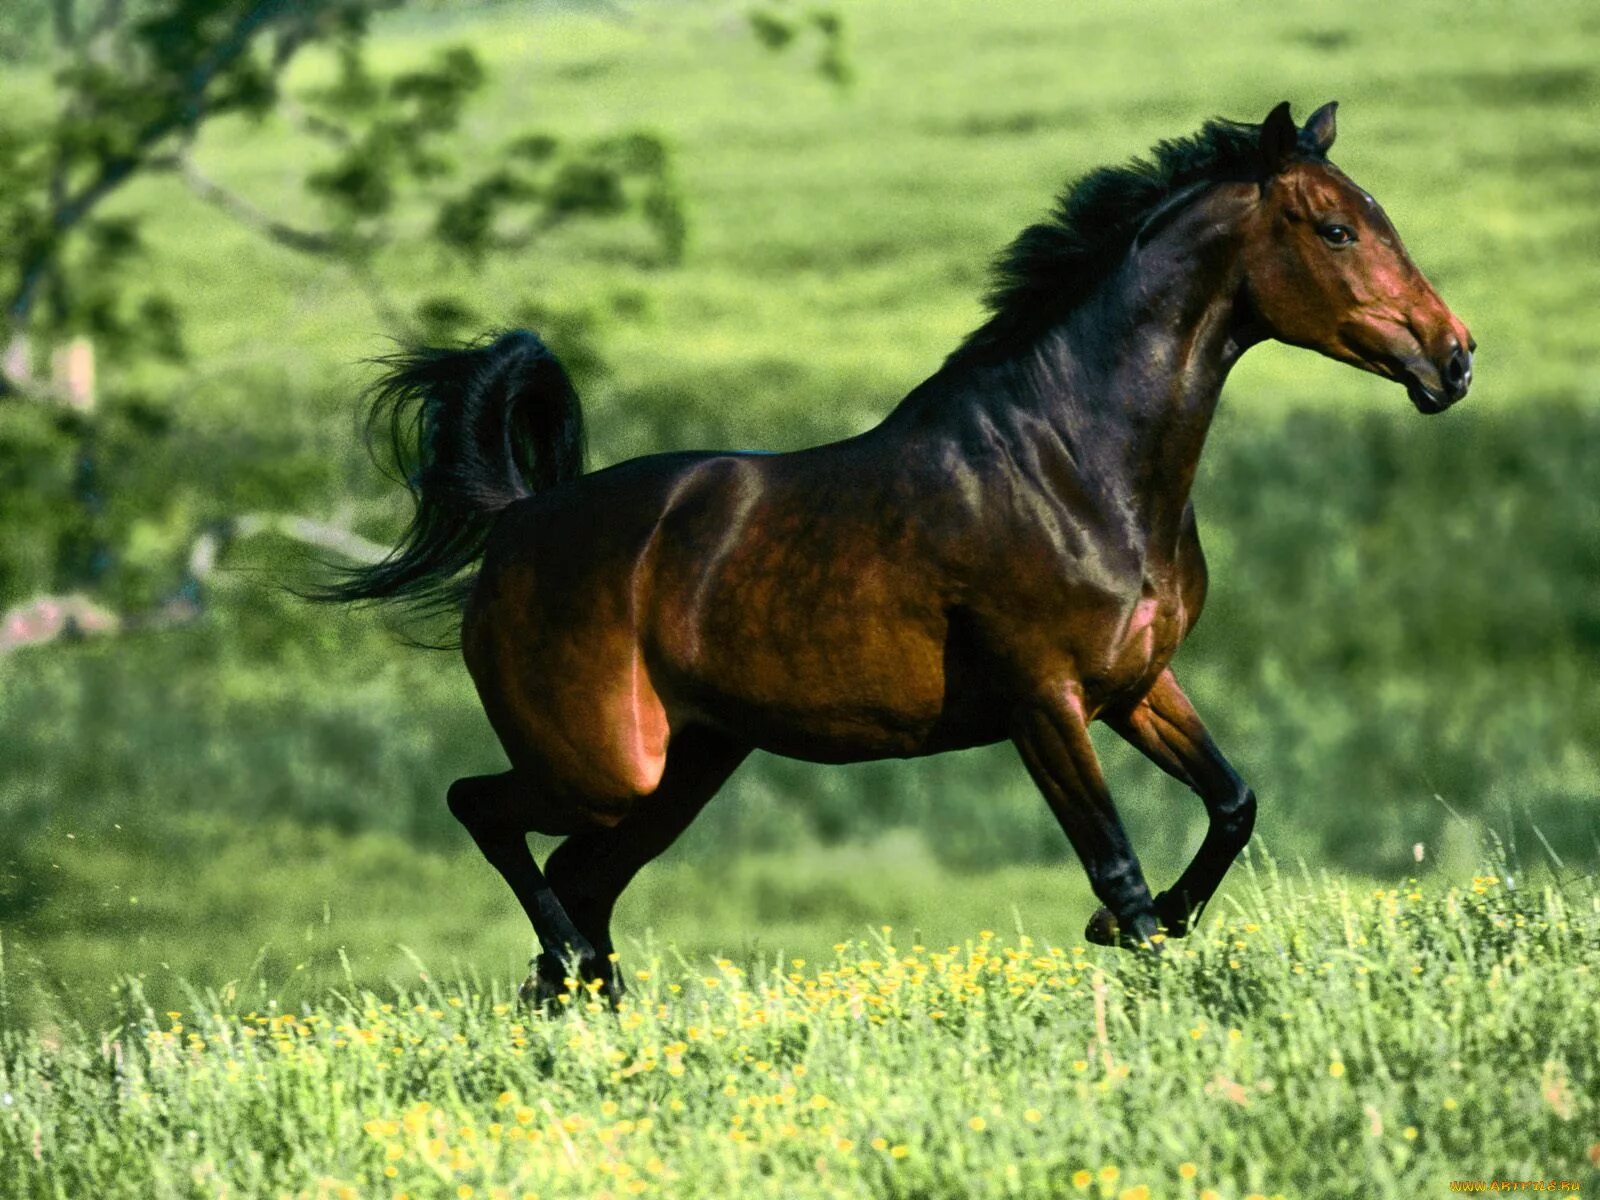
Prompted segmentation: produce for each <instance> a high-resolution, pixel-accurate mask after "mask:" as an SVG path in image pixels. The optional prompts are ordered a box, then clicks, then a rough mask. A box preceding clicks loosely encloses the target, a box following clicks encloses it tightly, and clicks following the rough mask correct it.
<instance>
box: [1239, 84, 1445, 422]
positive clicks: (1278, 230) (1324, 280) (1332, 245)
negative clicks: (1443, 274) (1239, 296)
mask: <svg viewBox="0 0 1600 1200" xmlns="http://www.w3.org/2000/svg"><path fill="white" fill-rule="evenodd" d="M1336 107H1337V106H1336V105H1335V104H1325V105H1323V106H1322V107H1321V108H1319V109H1318V110H1317V111H1316V112H1315V113H1313V114H1312V116H1311V119H1310V120H1309V121H1307V122H1306V125H1305V128H1304V129H1299V128H1296V126H1295V123H1294V119H1293V118H1292V117H1291V116H1290V115H1289V105H1288V102H1287V101H1285V102H1284V103H1282V104H1280V105H1278V107H1276V108H1275V109H1273V110H1272V112H1271V114H1270V115H1268V117H1267V119H1266V120H1265V121H1264V122H1263V123H1262V125H1261V153H1262V157H1263V158H1264V160H1265V162H1266V167H1267V175H1266V181H1265V183H1264V184H1263V185H1262V187H1261V192H1260V202H1259V205H1258V207H1257V210H1256V212H1255V216H1254V219H1253V220H1251V221H1250V222H1249V223H1248V225H1247V232H1246V243H1245V249H1244V265H1245V287H1246V289H1247V293H1248V297H1249V302H1250V305H1251V307H1252V309H1253V310H1254V316H1255V317H1256V319H1257V320H1259V321H1260V322H1261V323H1262V324H1263V325H1265V327H1266V332H1267V333H1268V334H1269V335H1270V336H1272V337H1275V338H1277V339H1278V340H1279V341H1283V342H1288V343H1289V344H1291V345H1295V346H1305V347H1308V348H1309V349H1312V350H1317V351H1320V352H1321V353H1323V354H1326V355H1328V356H1329V357H1330V358H1336V359H1338V360H1339V361H1340V362H1347V363H1350V364H1351V365H1352V366H1357V367H1360V368H1361V369H1362V370H1364V371H1371V372H1373V373H1374V374H1378V375H1382V376H1384V377H1385V378H1388V379H1394V380H1397V381H1398V382H1400V383H1403V384H1405V385H1406V390H1407V392H1408V393H1409V394H1410V396H1411V400H1412V403H1414V404H1415V405H1416V406H1417V408H1418V409H1420V410H1421V411H1423V412H1425V413H1436V412H1443V411H1444V410H1445V409H1446V408H1449V407H1450V405H1452V404H1454V403H1455V402H1456V401H1457V400H1459V399H1461V397H1463V396H1465V395H1466V394H1467V388H1468V387H1469V386H1470V385H1471V383H1472V352H1473V350H1475V349H1476V348H1477V343H1476V342H1474V341H1473V340H1472V335H1471V334H1470V333H1468V332H1467V327H1466V326H1465V325H1463V324H1462V323H1461V320H1460V319H1459V318H1458V317H1457V316H1456V315H1455V314H1454V313H1452V312H1451V311H1450V310H1449V309H1448V308H1447V307H1445V303H1444V301H1443V300H1441V299H1439V293H1437V292H1436V291H1434V290H1433V285H1432V284H1430V283H1429V282H1428V281H1427V279H1425V278H1424V277H1423V275H1422V272H1421V271H1419V270H1417V267H1416V264H1415V263H1413V262H1412V261H1411V257H1410V256H1409V255H1408V254H1407V253H1406V249H1405V247H1404V246H1403V245H1401V243H1400V235H1399V234H1398V233H1396V232H1395V228H1394V226H1393V225H1391V224H1390V223H1389V218H1388V216H1387V215H1385V213H1384V211H1383V209H1382V208H1380V207H1378V203H1377V201H1375V200H1374V199H1373V198H1372V197H1371V196H1369V195H1367V193H1366V192H1364V191H1362V190H1361V189H1360V188H1359V187H1357V186H1356V185H1355V184H1354V183H1353V182H1352V181H1351V180H1350V179H1349V178H1348V177H1347V176H1346V175H1345V174H1344V173H1343V172H1342V171H1340V170H1339V169H1338V168H1337V167H1335V166H1334V165H1333V164H1332V163H1330V162H1328V161H1327V158H1326V155H1327V152H1328V148H1329V147H1330V146H1332V145H1333V137H1334V109H1335V108H1336Z"/></svg>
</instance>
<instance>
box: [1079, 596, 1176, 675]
mask: <svg viewBox="0 0 1600 1200" xmlns="http://www.w3.org/2000/svg"><path fill="white" fill-rule="evenodd" d="M1124 612H1125V613H1126V617H1125V619H1123V620H1122V621H1120V622H1118V623H1116V624H1115V625H1113V626H1112V628H1111V629H1110V630H1109V631H1108V635H1107V636H1106V637H1105V638H1104V639H1103V641H1102V643H1101V645H1100V646H1099V647H1098V648H1097V649H1098V653H1094V654H1091V655H1089V656H1087V658H1088V661H1086V662H1084V663H1083V667H1084V668H1086V669H1085V671H1084V679H1083V683H1084V685H1085V687H1086V688H1087V689H1088V690H1089V691H1090V692H1091V694H1093V695H1094V696H1095V698H1096V699H1098V700H1099V701H1100V702H1101V703H1103V704H1112V703H1115V702H1116V701H1118V700H1121V699H1125V698H1126V697H1128V696H1142V695H1143V694H1144V693H1145V692H1146V691H1148V690H1149V688H1150V686H1151V684H1153V683H1154V682H1155V681H1156V678H1157V677H1158V676H1159V675H1160V674H1161V672H1162V671H1163V670H1165V669H1166V666H1167V663H1168V662H1170V661H1171V659H1172V656H1173V654H1174V653H1176V652H1177V649H1178V645H1179V643H1181V642H1182V641H1183V635H1184V633H1185V632H1186V630H1187V629H1188V624H1189V623H1188V620H1187V614H1186V613H1185V611H1184V605H1183V596H1182V591H1181V589H1180V588H1178V587H1177V586H1176V585H1175V584H1167V585H1166V586H1154V585H1147V586H1146V587H1145V588H1144V590H1143V591H1142V593H1141V594H1140V596H1139V598H1138V599H1137V600H1135V601H1134V602H1133V603H1132V604H1131V605H1130V606H1128V607H1126V608H1125V609H1124Z"/></svg>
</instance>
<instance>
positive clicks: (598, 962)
mask: <svg viewBox="0 0 1600 1200" xmlns="http://www.w3.org/2000/svg"><path fill="white" fill-rule="evenodd" d="M528 965H529V966H530V967H531V968H532V970H531V971H530V972H529V974H528V977H527V978H526V979H524V980H523V981H522V986H521V987H519V988H518V989H517V996H518V998H519V999H521V1001H522V1002H523V1003H524V1004H527V1005H531V1006H534V1007H537V1008H543V1009H545V1010H546V1011H549V1012H554V1011H557V1010H559V1009H562V1008H569V1007H571V1006H572V1005H573V1004H577V1003H582V1002H584V1001H585V1000H586V999H587V998H588V997H589V996H591V995H595V996H600V997H603V998H604V999H605V1000H606V1001H607V1002H608V1003H609V1004H610V1005H611V1006H612V1007H613V1008H615V1007H616V1006H617V1002H618V1001H620V1000H621V999H622V994H623V992H624V991H625V990H626V989H625V988H624V987H623V984H622V976H621V975H620V974H619V973H618V972H617V969H616V964H615V963H614V962H612V961H611V960H610V959H609V958H597V957H589V956H585V957H583V958H580V959H578V960H577V961H575V962H572V963H570V964H569V963H566V962H563V961H562V960H561V959H559V958H557V957H556V956H555V955H553V954H541V955H539V956H538V957H537V958H535V959H534V960H533V961H532V962H531V963H529V964H528ZM569 979H571V980H575V981H576V983H577V986H576V987H569V986H568V984H567V980H569ZM597 983H598V984H599V986H598V987H596V986H595V984H597ZM563 996H566V997H569V999H567V1000H562V997H563Z"/></svg>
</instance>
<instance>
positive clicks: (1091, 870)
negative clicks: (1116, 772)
mask: <svg viewBox="0 0 1600 1200" xmlns="http://www.w3.org/2000/svg"><path fill="white" fill-rule="evenodd" d="M1012 740H1013V741H1014V742H1015V743H1016V746H1017V750H1018V751H1019V752H1020V753H1021V755H1022V761H1023V762H1024V763H1026V764H1027V766H1028V772H1029V773H1030V774H1031V775H1032V776H1033V780H1034V782H1035V783H1036V784H1038V785H1039V790H1040V791H1041V792H1043V793H1044V798H1045V800H1046V801H1048V802H1049V804H1050V808H1051V811H1052V812H1054V813H1055V815H1056V820H1058V821H1060V822H1061V828H1062V830H1063V831H1065V833H1066V835H1067V840H1068V841H1070V842H1071V843H1072V848H1073V849H1074V850H1075V851H1077V854H1078V858H1079V860H1080V861H1081V862H1082V863H1083V868H1084V870H1085V871H1086V872H1087V873H1088V876H1089V885H1090V886H1091V887H1092V888H1093V889H1094V894H1095V895H1096V896H1098V897H1099V898H1100V902H1101V903H1102V904H1103V905H1105V908H1104V909H1103V910H1102V911H1103V912H1105V913H1107V914H1108V917H1109V918H1110V919H1106V920H1101V919H1099V914H1096V919H1095V920H1091V921H1090V923H1089V928H1088V929H1087V930H1086V931H1085V933H1084V936H1085V937H1086V938H1088V939H1089V940H1090V941H1092V942H1098V943H1100V944H1101V945H1110V946H1117V945H1120V946H1138V947H1146V948H1149V949H1156V948H1157V947H1158V945H1159V943H1157V942H1152V941H1151V938H1152V936H1153V935H1154V934H1155V933H1156V932H1157V925H1156V915H1155V909H1154V901H1152V900H1151V898H1150V889H1149V887H1148V886H1146V884H1145V881H1144V873H1143V872H1142V871H1141V870H1140V869H1139V859H1138V856H1137V855H1135V854H1134V852H1133V847H1132V845H1130V844H1129V842H1128V835H1127V832H1126V831H1125V830H1124V829H1123V828H1122V820H1121V818H1120V817H1118V816H1117V810H1116V807H1115V805H1113V804H1112V802H1111V793H1110V792H1109V791H1108V790H1107V788H1106V783H1105V777H1104V776H1103V775H1102V774H1101V772H1100V760H1099V759H1098V758H1097V757H1096V756H1095V752H1094V745H1093V743H1092V742H1090V740H1089V729H1088V723H1087V721H1086V720H1085V717H1084V705H1083V696H1082V692H1081V691H1080V690H1079V689H1078V688H1077V687H1076V685H1072V684H1068V685H1065V686H1063V687H1061V688H1060V689H1059V691H1056V692H1055V693H1054V694H1052V695H1048V696H1046V697H1043V698H1041V699H1039V700H1036V701H1034V702H1033V703H1031V704H1028V705H1026V706H1024V707H1023V708H1022V709H1021V710H1020V711H1019V712H1018V714H1017V718H1016V722H1015V726H1014V731H1013V734H1012Z"/></svg>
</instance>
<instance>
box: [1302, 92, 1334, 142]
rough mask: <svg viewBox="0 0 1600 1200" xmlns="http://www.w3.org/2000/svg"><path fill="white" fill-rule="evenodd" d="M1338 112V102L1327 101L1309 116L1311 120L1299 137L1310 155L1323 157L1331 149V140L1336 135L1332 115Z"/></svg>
mask: <svg viewBox="0 0 1600 1200" xmlns="http://www.w3.org/2000/svg"><path fill="white" fill-rule="evenodd" d="M1338 111H1339V102H1338V101H1337V100H1329V101H1328V102H1327V103H1326V104H1324V105H1323V106H1322V107H1321V108H1319V109H1317V111H1316V112H1314V113H1312V114H1311V119H1310V120H1309V121H1307V122H1306V127H1305V129H1304V130H1303V131H1302V132H1301V134H1300V137H1301V140H1302V141H1303V143H1304V144H1305V148H1306V149H1307V150H1309V151H1310V152H1311V153H1312V154H1317V155H1325V154H1327V153H1328V151H1329V150H1331V149H1333V139H1334V137H1335V136H1336V135H1337V134H1338V132H1339V131H1338V129H1337V128H1336V127H1335V125H1334V121H1333V114H1334V113H1336V112H1338Z"/></svg>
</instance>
